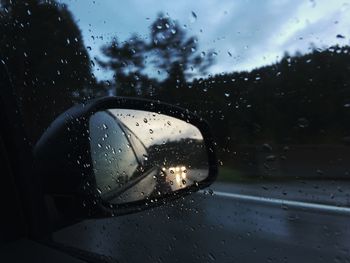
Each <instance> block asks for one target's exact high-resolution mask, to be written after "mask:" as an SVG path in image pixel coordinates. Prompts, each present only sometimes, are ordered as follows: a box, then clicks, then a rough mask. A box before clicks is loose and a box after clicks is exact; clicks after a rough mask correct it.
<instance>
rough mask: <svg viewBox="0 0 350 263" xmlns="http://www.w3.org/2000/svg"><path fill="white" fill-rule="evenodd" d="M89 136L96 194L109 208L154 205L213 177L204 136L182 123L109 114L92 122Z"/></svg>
mask: <svg viewBox="0 0 350 263" xmlns="http://www.w3.org/2000/svg"><path fill="white" fill-rule="evenodd" d="M89 133H90V150H91V158H92V163H93V171H94V176H95V180H96V186H97V190H98V192H99V193H100V194H101V196H102V199H103V200H104V201H106V202H109V203H111V204H123V203H129V202H134V201H140V200H143V199H150V200H154V199H157V198H159V197H160V196H162V195H164V194H167V193H171V192H174V191H177V190H180V189H184V188H186V187H189V186H191V185H193V184H196V183H198V182H200V181H203V180H205V179H206V178H207V177H208V175H209V166H208V154H207V150H206V146H205V143H204V140H203V136H202V134H201V132H200V131H199V130H198V128H197V127H195V126H194V125H192V124H190V123H187V122H185V121H183V120H180V119H177V118H174V117H171V116H167V115H163V114H158V113H154V112H148V111H141V110H129V109H110V110H105V111H100V112H97V113H95V114H94V115H92V116H91V118H90V121H89Z"/></svg>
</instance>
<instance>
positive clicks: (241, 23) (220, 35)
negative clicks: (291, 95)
mask: <svg viewBox="0 0 350 263" xmlns="http://www.w3.org/2000/svg"><path fill="white" fill-rule="evenodd" d="M59 2H62V3H65V4H67V6H68V9H69V10H70V11H71V12H72V13H73V15H74V18H75V20H76V22H77V24H78V26H79V27H80V29H81V30H82V34H83V39H84V43H85V45H86V46H87V47H89V48H88V50H89V53H90V56H91V58H92V59H94V58H95V57H99V58H101V59H103V55H102V54H101V47H102V46H103V45H104V44H107V43H109V42H110V41H111V40H112V39H113V38H114V37H117V38H118V40H119V41H124V40H127V39H128V38H129V37H130V36H131V35H132V34H134V33H137V34H138V35H139V36H141V37H142V38H147V37H148V34H149V27H150V25H151V23H152V22H153V21H154V19H155V18H156V16H157V14H158V13H159V12H162V13H164V14H168V15H169V16H170V17H171V18H172V19H174V20H176V21H178V22H179V23H180V24H181V25H182V26H183V28H184V30H185V31H186V32H187V33H188V35H195V36H197V38H198V43H199V49H198V51H199V52H201V51H204V52H205V51H208V50H210V49H214V50H215V51H216V53H217V56H216V63H215V64H214V65H213V66H212V67H211V68H210V69H209V73H210V74H217V73H223V72H233V71H244V70H248V71H249V70H252V69H254V68H258V67H261V66H265V65H269V64H273V63H275V62H277V61H279V60H280V59H281V57H283V55H284V54H285V53H286V52H288V53H289V54H291V55H293V54H295V52H297V51H298V52H300V53H302V54H305V53H308V52H310V50H311V44H313V45H314V47H317V48H321V49H326V48H328V47H330V46H332V45H336V44H338V45H341V46H343V45H349V44H350V41H349V39H350V0H196V1H189V0H176V1H170V0H169V1H165V0H163V1H161V0H128V1H124V0H94V1H93V0H60V1H59ZM340 36H341V37H340ZM94 74H95V75H96V77H97V78H98V79H99V80H105V79H109V78H110V77H111V72H106V71H103V70H102V69H100V68H99V67H98V65H96V66H95V67H94Z"/></svg>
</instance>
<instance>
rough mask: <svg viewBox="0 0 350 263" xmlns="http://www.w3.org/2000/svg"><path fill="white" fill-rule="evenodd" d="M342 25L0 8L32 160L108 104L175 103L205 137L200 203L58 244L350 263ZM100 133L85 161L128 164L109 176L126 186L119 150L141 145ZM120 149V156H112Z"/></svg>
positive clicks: (161, 12)
mask: <svg viewBox="0 0 350 263" xmlns="http://www.w3.org/2000/svg"><path fill="white" fill-rule="evenodd" d="M349 12H350V2H349V1H346V0H341V1H326V0H323V1H322V0H311V1H301V0H297V1H292V0H284V1H275V0H268V1H258V0H239V1H228V0H224V1H218V0H215V1H214V0H213V1H209V0H208V1H205V0H203V1H191V2H189V1H185V0H178V1H175V2H174V1H162V2H161V1H155V0H145V1H113V0H103V1H93V0H86V1H75V0H57V1H54V0H50V1H44V0H31V1H8V0H0V36H1V37H0V63H2V64H4V65H5V66H6V67H7V69H8V71H9V75H10V77H11V79H12V83H13V85H14V92H15V94H16V98H17V102H18V105H19V108H20V111H21V113H22V115H23V122H24V123H23V124H24V127H25V129H26V132H27V134H28V136H29V140H30V141H31V142H32V144H33V145H34V144H35V143H36V141H37V140H38V139H39V138H40V136H41V134H42V133H43V132H44V131H45V129H47V127H48V126H49V125H50V123H51V122H52V121H53V120H54V119H55V118H56V117H57V116H58V115H59V114H61V113H62V112H64V111H65V110H67V109H68V108H69V107H71V106H73V105H75V104H78V103H82V102H86V101H88V100H90V99H93V98H101V97H104V96H129V97H138V98H147V99H153V100H156V101H165V102H168V103H171V104H175V105H177V106H180V107H183V108H185V109H187V110H189V111H192V112H194V113H196V114H198V115H199V116H201V117H202V118H204V119H206V120H207V121H208V123H209V125H210V127H211V129H212V132H213V134H214V136H215V143H216V148H217V154H218V158H219V165H220V167H219V168H220V169H219V175H218V179H217V182H216V183H215V184H214V185H213V186H212V187H211V188H210V189H207V190H205V191H204V192H201V193H198V194H195V195H192V196H191V197H189V198H188V199H185V200H180V201H177V202H175V203H169V204H167V205H166V206H165V207H160V208H157V209H153V210H150V211H148V212H144V213H139V214H135V215H128V216H125V217H123V218H112V219H106V220H101V221H98V222H95V221H94V222H91V221H88V222H82V223H80V224H77V225H74V226H72V227H69V228H66V229H64V230H62V231H59V232H57V233H55V234H54V239H55V240H56V241H57V242H61V243H64V244H68V245H72V246H76V247H79V248H82V249H84V250H88V251H93V252H97V253H101V254H104V255H107V256H111V257H112V258H117V259H120V260H121V261H131V262H132V261H141V260H143V261H149V262H156V261H159V262H162V261H165V262H177V260H178V259H182V261H189V262H191V261H192V262H203V261H204V262H206V261H209V262H211V261H218V262H235V261H238V262H242V261H252V262H254V261H258V259H260V260H261V261H267V262H274V261H296V260H302V261H308V262H316V261H317V260H319V261H321V262H322V261H323V262H331V261H338V262H342V261H345V260H346V259H348V258H349V257H350V255H349V250H348V247H347V244H349V242H350V240H349V236H350V235H349V234H350V233H349V231H350V230H349V224H348V216H349V211H350V210H349V209H350V207H349V205H350V195H349V190H350V183H349V182H350V181H349V179H350V165H349V164H350V122H349V120H350V72H349V71H350V59H349V58H350V57H349V56H350V48H349V45H350V42H349V38H350V31H349V30H350V19H349ZM97 114H101V115H103V117H101V118H102V119H103V120H104V122H105V123H109V121H108V120H109V119H110V118H111V116H110V115H109V114H108V113H107V112H103V113H97ZM110 120H111V119H110ZM111 123H112V121H111ZM102 124H103V123H101V125H97V126H93V127H91V128H92V134H91V136H92V137H95V136H96V137H98V138H100V139H98V140H97V141H96V143H94V144H92V152H94V153H95V155H94V158H100V157H101V156H105V155H106V154H107V155H108V154H109V153H111V152H112V151H116V152H118V150H121V151H124V152H125V151H126V152H128V153H129V155H128V157H127V161H125V160H119V161H118V160H116V161H117V164H118V165H120V166H123V169H122V170H125V171H126V175H128V174H129V172H127V171H128V170H130V171H131V170H134V169H135V167H136V166H137V164H138V162H139V160H140V157H142V156H135V155H134V153H133V152H132V151H131V148H128V145H129V144H130V142H131V144H132V145H133V146H134V147H137V148H138V149H143V148H144V146H143V145H141V144H140V142H139V140H138V139H137V138H136V137H135V136H134V135H133V134H131V133H130V132H129V131H128V127H127V125H124V124H120V125H116V124H115V122H114V126H111V127H110V128H113V129H114V130H115V131H116V133H115V137H113V138H112V137H108V138H105V139H103V138H104V134H105V133H104V128H103V125H102ZM123 125H124V126H125V127H124V126H123ZM135 125H136V123H135ZM107 126H108V125H107ZM120 134H123V136H119V135H120ZM125 135H126V136H125ZM153 135H154V137H156V136H157V133H156V132H155V133H154V134H153ZM128 136H130V138H129V139H128ZM117 137H118V138H119V139H120V140H122V142H121V145H123V146H122V147H123V148H121V149H119V147H117V148H115V149H114V148H113V147H109V146H108V145H109V144H110V143H109V142H110V141H109V140H112V139H115V138H117ZM129 140H130V141H129ZM99 145H101V147H100V146H99ZM129 146H130V145H129ZM145 154H146V153H145ZM145 154H142V155H145ZM142 158H143V157H142ZM142 158H141V159H142ZM95 169H96V170H98V171H100V172H101V173H107V172H112V173H114V172H115V171H106V170H105V168H104V167H95ZM115 177H116V178H120V177H121V176H120V175H115ZM98 184H100V188H101V191H104V190H103V189H106V188H108V185H109V182H107V181H106V182H105V181H103V182H102V181H101V182H98ZM334 214H336V216H335V215H334ZM72 236H75V237H76V238H74V239H73V238H71V237H72ZM135 236H137V237H138V238H135ZM189 240H190V241H189ZM235 247H236V249H235ZM130 248H132V249H130ZM273 248H276V249H275V250H274V249H273ZM136 250H137V251H138V253H134V252H135V251H136ZM190 250H191V251H192V252H193V253H192V252H191V253H189V252H188V251H190ZM285 251H290V252H285ZM189 254H191V255H189ZM302 256H303V257H302ZM301 258H302V259H301ZM186 259H187V260H186Z"/></svg>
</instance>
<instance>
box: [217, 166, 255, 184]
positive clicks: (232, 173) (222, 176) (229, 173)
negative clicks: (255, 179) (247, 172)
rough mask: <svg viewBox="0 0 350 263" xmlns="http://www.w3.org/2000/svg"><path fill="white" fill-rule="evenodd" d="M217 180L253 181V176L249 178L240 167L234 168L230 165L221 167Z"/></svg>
mask: <svg viewBox="0 0 350 263" xmlns="http://www.w3.org/2000/svg"><path fill="white" fill-rule="evenodd" d="M217 180H218V181H219V182H229V183H234V182H248V181H251V180H252V179H251V178H247V176H244V174H242V172H241V171H239V170H238V169H234V168H231V167H228V166H221V167H219V174H218V178H217Z"/></svg>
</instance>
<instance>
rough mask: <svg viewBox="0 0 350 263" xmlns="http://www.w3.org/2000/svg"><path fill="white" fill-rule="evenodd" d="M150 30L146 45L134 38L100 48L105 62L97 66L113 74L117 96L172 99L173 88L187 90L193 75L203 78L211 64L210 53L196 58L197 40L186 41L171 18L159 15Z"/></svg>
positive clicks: (187, 38) (191, 38) (198, 55)
mask: <svg viewBox="0 0 350 263" xmlns="http://www.w3.org/2000/svg"><path fill="white" fill-rule="evenodd" d="M150 29H151V31H150V37H149V41H146V40H143V39H140V38H139V37H137V36H136V35H133V36H132V37H131V38H130V39H128V40H127V41H125V42H123V43H119V42H118V41H117V39H115V40H113V41H112V43H110V44H109V45H106V46H104V47H103V48H102V52H103V54H104V55H105V56H106V57H107V58H108V59H107V61H103V60H101V59H100V60H99V64H100V65H101V66H102V67H103V68H106V69H110V70H112V71H114V82H115V85H116V87H117V94H118V95H128V96H138V95H141V96H154V95H159V96H161V97H164V96H169V95H170V96H169V97H173V96H172V95H176V94H177V93H176V94H174V92H171V89H172V88H176V87H177V88H184V87H186V86H187V82H188V80H189V79H190V78H191V77H192V76H193V75H195V74H197V75H200V74H205V73H206V70H207V69H208V68H209V67H210V66H211V65H212V63H213V61H214V56H213V55H212V52H208V55H206V54H205V53H204V52H202V53H201V54H199V52H198V50H197V49H198V40H197V38H196V37H194V36H190V37H188V36H187V34H186V32H185V31H184V30H183V29H182V28H181V26H180V25H179V23H178V22H176V21H174V20H172V19H171V18H170V17H168V16H164V15H163V14H159V15H158V17H157V18H156V19H155V21H154V22H153V23H152V25H151V27H150ZM154 72H156V74H155V73H154ZM184 92H185V91H184Z"/></svg>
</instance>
